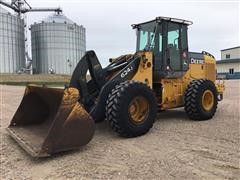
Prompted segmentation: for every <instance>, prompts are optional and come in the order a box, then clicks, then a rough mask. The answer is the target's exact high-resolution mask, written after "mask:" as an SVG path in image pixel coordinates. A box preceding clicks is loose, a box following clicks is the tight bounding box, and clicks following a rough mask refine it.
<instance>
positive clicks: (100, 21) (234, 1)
mask: <svg viewBox="0 0 240 180" xmlns="http://www.w3.org/2000/svg"><path fill="white" fill-rule="evenodd" d="M28 3H29V4H30V5H31V6H32V7H59V6H60V7H61V8H62V9H63V13H64V14H65V15H66V16H67V17H68V18H69V19H71V20H72V21H74V22H76V23H77V24H79V25H83V26H84V27H85V28H86V42H87V50H95V52H96V54H97V56H98V57H99V60H100V61H101V63H102V64H103V66H106V65H107V64H108V59H109V58H112V57H117V56H119V55H121V54H128V53H134V52H135V49H136V47H135V46H136V33H135V31H134V30H133V29H132V28H131V24H135V23H139V22H144V21H148V20H152V19H154V18H155V17H157V16H167V17H176V18H181V19H187V20H191V21H193V25H191V26H189V33H188V36H189V38H188V41H189V50H190V51H194V52H201V51H203V50H204V51H207V52H210V53H211V54H213V55H214V56H215V57H216V59H220V50H221V49H225V48H230V47H235V46H239V45H240V33H239V31H240V0H202V1H200V0H196V1H194V0H121V1H120V0H115V1H114V0H102V1H101V0H28ZM49 14H50V13H49V12H44V13H29V14H28V15H27V18H28V26H30V25H31V24H32V23H33V22H38V21H41V20H42V19H43V18H45V17H46V16H48V15H49Z"/></svg>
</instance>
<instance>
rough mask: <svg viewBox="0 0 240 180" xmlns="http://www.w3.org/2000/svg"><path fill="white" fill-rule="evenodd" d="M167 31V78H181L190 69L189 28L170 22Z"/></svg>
mask: <svg viewBox="0 0 240 180" xmlns="http://www.w3.org/2000/svg"><path fill="white" fill-rule="evenodd" d="M166 29H167V32H166V37H167V38H166V39H167V41H166V56H165V57H166V59H165V62H166V72H167V73H166V74H167V77H180V76H182V75H183V74H184V73H185V72H186V70H187V69H188V60H187V59H188V58H187V55H188V43H187V26H186V25H184V24H179V23H173V22H168V23H167V28H166Z"/></svg>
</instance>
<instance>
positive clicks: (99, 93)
mask: <svg viewBox="0 0 240 180" xmlns="http://www.w3.org/2000/svg"><path fill="white" fill-rule="evenodd" d="M191 24H192V22H190V21H187V20H182V19H176V18H168V17H157V18H156V19H154V20H152V21H148V22H144V23H139V24H134V25H132V27H133V29H135V30H136V34H137V47H136V53H135V54H128V55H122V56H120V57H118V58H115V59H110V64H109V65H108V66H107V67H105V68H102V66H101V65H100V63H99V61H98V58H97V56H96V54H95V52H94V51H88V52H86V54H85V55H84V57H83V58H82V59H81V60H80V61H79V63H78V65H77V66H76V68H75V70H74V72H73V74H72V78H71V81H70V85H69V87H67V88H65V89H54V88H46V87H37V86H28V87H27V88H26V91H25V95H24V97H23V100H22V102H21V104H20V106H19V108H18V109H17V112H16V113H15V115H14V117H13V119H12V121H11V124H10V125H9V127H8V131H9V133H10V135H11V136H12V137H13V138H14V139H15V140H16V141H17V142H18V143H19V144H20V145H21V146H22V147H23V148H24V149H25V150H26V151H27V152H28V153H30V154H31V155H32V156H36V157H43V156H50V155H52V154H54V153H57V152H60V151H66V150H70V149H76V148H79V147H80V146H82V145H85V144H87V143H88V142H89V141H90V140H91V139H92V137H93V135H94V124H95V123H96V122H100V121H103V120H107V121H108V122H109V124H110V126H111V127H112V129H113V131H115V132H117V133H118V134H119V135H121V136H124V137H136V136H140V135H143V134H145V133H147V132H148V131H149V130H150V129H151V127H152V126H153V123H154V121H155V118H156V114H157V112H158V111H161V110H167V109H173V108H178V107H184V109H185V111H186V114H187V115H188V117H189V118H190V119H193V120H208V119H211V118H212V117H213V116H214V114H215V112H216V109H217V104H218V101H220V100H222V99H223V91H224V83H221V82H216V60H215V58H214V57H213V56H212V55H211V54H209V53H207V52H202V53H195V52H189V51H188V35H187V29H188V26H189V25H191ZM87 72H89V73H90V78H89V77H88V76H89V75H88V74H87Z"/></svg>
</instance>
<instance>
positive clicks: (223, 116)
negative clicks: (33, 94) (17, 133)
mask: <svg viewBox="0 0 240 180" xmlns="http://www.w3.org/2000/svg"><path fill="white" fill-rule="evenodd" d="M0 89H1V131H0V133H1V150H0V154H1V169H0V173H1V174H0V177H1V178H0V179H240V173H239V172H240V171H239V168H240V165H239V160H240V153H239V150H240V149H239V147H240V144H239V137H240V136H239V134H240V131H239V130H240V126H239V125H240V124H239V121H240V114H239V112H240V111H239V110H240V109H239V106H240V81H226V91H225V93H224V100H223V101H222V102H220V103H219V106H218V111H217V113H216V115H215V116H214V118H213V119H212V120H210V121H202V122H195V121H191V120H189V119H188V118H187V116H186V114H185V113H184V110H183V109H182V108H179V109H176V110H170V111H166V112H162V113H159V114H158V118H157V120H156V122H155V124H154V127H153V128H152V130H151V131H150V132H149V133H148V134H146V135H144V136H141V137H138V138H132V139H124V138H120V137H118V136H117V135H116V134H115V133H113V132H112V131H111V129H110V128H109V126H108V124H107V123H106V122H103V123H100V124H97V125H96V133H95V137H94V138H93V140H92V141H91V142H90V143H89V144H88V145H87V146H85V147H83V148H81V149H80V150H77V151H71V152H67V153H60V154H58V155H55V156H53V157H50V158H43V159H35V158H32V157H30V156H29V155H28V154H27V153H26V152H25V151H23V150H22V149H21V148H20V147H19V146H18V144H17V143H15V141H14V140H12V138H11V137H9V136H8V134H7V132H6V130H5V128H6V127H7V126H8V124H9V122H10V120H11V118H12V116H13V114H14V112H15V111H16V109H17V107H18V105H19V103H20V100H21V98H22V95H23V91H24V87H16V86H0Z"/></svg>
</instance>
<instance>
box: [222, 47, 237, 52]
mask: <svg viewBox="0 0 240 180" xmlns="http://www.w3.org/2000/svg"><path fill="white" fill-rule="evenodd" d="M237 48H240V46H236V47H232V48H227V49H222V50H221V51H227V50H231V49H237Z"/></svg>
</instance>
